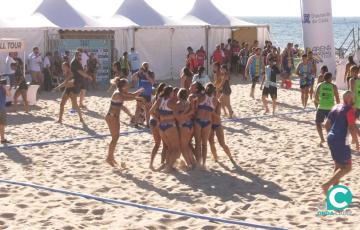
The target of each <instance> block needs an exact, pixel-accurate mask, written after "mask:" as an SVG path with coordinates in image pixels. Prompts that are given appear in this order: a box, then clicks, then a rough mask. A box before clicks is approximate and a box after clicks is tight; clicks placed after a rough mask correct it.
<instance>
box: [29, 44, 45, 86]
mask: <svg viewBox="0 0 360 230" xmlns="http://www.w3.org/2000/svg"><path fill="white" fill-rule="evenodd" d="M28 65H29V69H30V74H31V79H32V84H35V85H40V89H41V88H42V86H43V81H44V80H43V76H42V74H41V65H42V58H41V54H40V51H39V48H38V47H34V48H33V52H31V53H30V54H29V57H28Z"/></svg>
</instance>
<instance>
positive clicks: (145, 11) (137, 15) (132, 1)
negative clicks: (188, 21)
mask: <svg viewBox="0 0 360 230" xmlns="http://www.w3.org/2000/svg"><path fill="white" fill-rule="evenodd" d="M115 15H120V16H125V17H127V18H129V19H130V20H132V21H133V22H135V23H136V24H138V25H139V26H163V25H176V24H179V23H178V22H176V21H174V20H172V19H170V18H168V17H165V16H163V15H161V14H160V13H159V12H157V11H156V10H154V9H153V8H152V7H151V6H150V5H149V4H148V3H147V2H146V1H145V0H124V2H123V3H122V4H121V6H120V7H119V9H118V10H117V11H116V12H115Z"/></svg>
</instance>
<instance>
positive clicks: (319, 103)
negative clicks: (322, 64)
mask: <svg viewBox="0 0 360 230" xmlns="http://www.w3.org/2000/svg"><path fill="white" fill-rule="evenodd" d="M324 80H325V81H324V82H322V83H320V84H319V86H318V87H317V88H316V91H315V100H314V103H315V107H316V109H317V110H316V119H315V123H316V129H317V131H318V134H319V137H320V147H322V144H323V143H325V139H324V135H323V131H322V124H323V122H324V121H325V118H326V117H327V116H328V115H329V113H330V111H331V109H332V108H333V107H334V105H335V100H336V104H339V103H340V98H339V92H338V89H337V87H336V85H335V84H333V83H332V82H331V81H332V74H331V73H329V72H328V73H325V74H324Z"/></svg>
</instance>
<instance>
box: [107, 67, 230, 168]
mask: <svg viewBox="0 0 360 230" xmlns="http://www.w3.org/2000/svg"><path fill="white" fill-rule="evenodd" d="M214 70H215V71H218V72H216V73H215V76H216V77H215V85H216V86H217V87H216V86H215V85H214V84H213V83H208V84H206V85H205V86H203V85H202V84H201V83H200V82H196V81H194V82H193V83H192V84H191V85H190V87H189V88H174V87H172V86H170V85H166V84H165V83H161V84H159V85H158V87H157V88H156V90H155V95H154V96H153V99H152V106H151V109H150V114H151V118H150V120H149V124H150V128H151V133H152V136H153V139H154V147H153V149H152V153H151V157H150V168H151V169H152V170H155V168H154V159H155V156H156V154H157V152H158V150H159V148H160V145H161V143H162V145H163V148H162V153H161V165H160V167H158V168H157V169H156V170H164V171H165V172H169V171H171V170H173V169H174V167H175V164H176V162H177V160H178V159H179V158H180V157H181V156H182V158H183V159H184V161H182V162H184V163H185V168H186V169H193V168H195V167H200V168H206V159H207V152H208V149H207V144H208V143H209V144H210V147H211V153H212V155H213V158H214V160H215V161H217V160H218V156H217V153H216V147H215V136H216V137H217V139H218V142H219V144H220V146H221V147H222V148H223V149H224V152H225V153H226V154H227V155H228V157H229V158H230V160H231V162H232V163H233V164H235V161H234V160H233V158H232V156H231V153H230V150H229V147H228V146H227V145H226V144H225V138H224V131H223V127H222V125H221V118H220V113H221V108H222V106H223V109H224V110H225V109H228V112H229V114H230V116H232V113H233V111H232V109H231V106H230V107H229V106H228V104H227V103H225V104H222V103H220V100H221V101H225V102H228V103H230V100H229V98H226V97H230V93H231V89H230V85H229V82H228V81H229V76H228V74H227V67H226V66H225V65H224V66H221V67H220V64H219V63H214ZM111 83H112V84H113V85H115V86H116V90H115V91H114V93H113V95H112V97H111V103H110V109H109V111H108V113H107V115H106V118H105V120H106V122H107V124H108V127H109V129H110V133H111V136H112V139H111V142H110V145H109V151H108V156H107V159H106V161H107V162H108V163H109V164H110V165H111V166H113V167H115V166H117V165H118V163H117V162H116V160H115V157H114V152H115V147H116V144H117V141H118V139H119V133H120V111H121V110H122V107H123V106H124V102H125V101H127V100H138V101H142V100H144V98H143V97H141V94H142V93H143V91H144V89H143V88H139V89H138V90H137V91H135V92H133V93H129V92H128V90H129V83H128V81H127V80H126V79H124V78H120V77H116V78H114V79H113V80H112V81H111ZM224 98H225V99H224ZM193 140H194V142H195V143H193ZM183 166H184V165H183ZM121 167H122V168H124V167H126V165H125V164H124V162H122V163H121Z"/></svg>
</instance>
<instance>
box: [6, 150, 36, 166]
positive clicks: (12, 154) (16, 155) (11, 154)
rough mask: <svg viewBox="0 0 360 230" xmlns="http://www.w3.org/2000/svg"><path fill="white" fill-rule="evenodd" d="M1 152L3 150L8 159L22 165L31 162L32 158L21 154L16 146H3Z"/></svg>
mask: <svg viewBox="0 0 360 230" xmlns="http://www.w3.org/2000/svg"><path fill="white" fill-rule="evenodd" d="M4 147H6V145H4ZM1 152H3V153H4V154H5V155H6V156H7V157H8V158H9V159H10V160H12V161H14V162H15V163H18V164H22V165H30V164H32V159H31V158H30V157H27V156H24V155H22V154H21V153H20V152H19V150H17V149H16V148H3V149H1Z"/></svg>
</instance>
